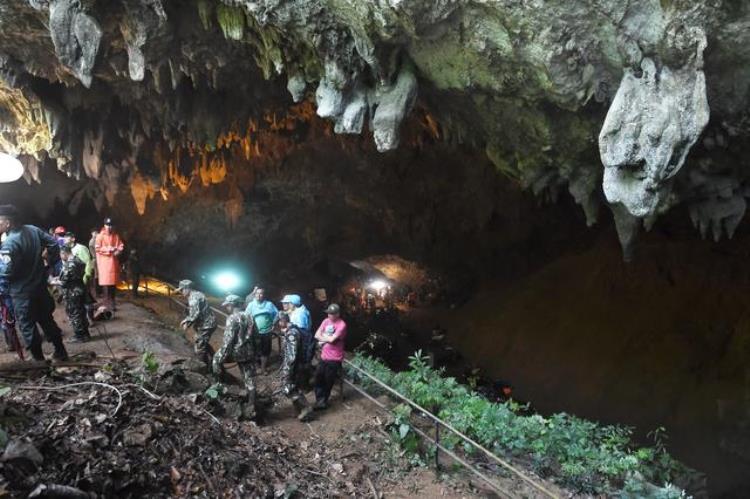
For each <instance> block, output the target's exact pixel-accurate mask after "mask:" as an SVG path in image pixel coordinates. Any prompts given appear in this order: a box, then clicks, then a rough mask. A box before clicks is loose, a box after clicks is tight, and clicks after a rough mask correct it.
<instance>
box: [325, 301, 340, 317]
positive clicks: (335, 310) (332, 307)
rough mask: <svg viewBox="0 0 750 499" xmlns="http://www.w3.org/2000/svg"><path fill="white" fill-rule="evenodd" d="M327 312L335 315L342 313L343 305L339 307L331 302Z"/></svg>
mask: <svg viewBox="0 0 750 499" xmlns="http://www.w3.org/2000/svg"><path fill="white" fill-rule="evenodd" d="M326 313H327V314H333V315H339V314H340V313H341V307H339V306H338V305H337V304H335V303H331V304H330V305H328V308H327V309H326Z"/></svg>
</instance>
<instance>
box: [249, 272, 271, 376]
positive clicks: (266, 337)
mask: <svg viewBox="0 0 750 499" xmlns="http://www.w3.org/2000/svg"><path fill="white" fill-rule="evenodd" d="M251 296H253V300H252V301H251V302H250V303H249V304H248V306H247V309H246V310H245V313H246V314H247V315H248V316H249V317H251V318H252V319H253V322H254V323H255V327H256V329H257V331H258V341H257V343H258V344H257V347H258V354H259V355H260V369H261V371H262V372H263V374H268V357H270V356H271V340H272V338H273V335H272V334H271V333H272V332H273V327H274V324H275V323H276V317H277V316H278V314H279V310H278V309H277V308H276V305H274V304H273V302H271V301H270V300H266V297H265V290H264V289H263V288H257V287H256V288H255V290H254V292H253V293H252V295H251Z"/></svg>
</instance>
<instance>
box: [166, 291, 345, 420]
mask: <svg viewBox="0 0 750 499" xmlns="http://www.w3.org/2000/svg"><path fill="white" fill-rule="evenodd" d="M177 290H178V291H179V292H180V293H182V295H183V296H184V297H185V298H186V299H187V302H188V308H187V315H186V317H185V319H184V320H183V321H182V324H181V325H182V327H183V328H184V329H188V328H190V327H192V328H193V329H194V330H195V333H196V335H195V352H196V354H197V355H198V356H199V357H200V358H201V359H202V360H203V361H204V362H205V363H206V365H207V366H208V367H209V369H211V371H212V372H213V374H214V375H216V376H217V377H221V376H223V374H224V364H225V363H226V362H227V361H228V360H232V361H234V362H236V363H237V366H238V368H239V370H240V374H241V375H242V380H243V382H244V384H245V388H246V390H247V393H248V395H247V403H248V406H250V407H251V408H254V406H255V395H256V389H255V375H256V368H257V367H260V369H261V370H262V371H263V372H264V373H265V374H267V373H268V359H269V357H270V355H271V351H272V338H273V336H274V335H278V336H279V337H280V338H281V339H282V342H283V343H282V346H281V349H280V354H281V356H282V359H281V368H280V373H281V382H282V391H283V393H284V395H286V396H287V397H288V398H289V399H290V400H291V401H292V404H293V406H294V408H295V410H296V411H297V417H298V419H299V420H301V421H307V420H308V419H309V418H310V417H311V415H312V411H313V410H322V409H325V408H327V407H328V400H329V398H330V396H331V390H332V389H333V386H334V384H335V382H336V380H337V379H338V377H339V376H340V373H341V366H342V362H343V360H344V351H345V341H346V332H347V331H346V322H344V320H343V319H342V318H341V309H340V308H339V306H338V305H336V304H335V303H332V304H330V305H329V306H328V308H327V309H326V314H327V317H326V318H325V319H324V320H323V321H322V323H321V324H320V326H319V327H318V329H317V330H316V331H315V333H313V332H312V321H311V318H310V312H309V311H308V310H307V308H306V307H305V305H304V304H303V303H302V299H301V298H300V296H299V295H286V296H284V298H283V299H282V300H281V305H282V310H281V311H279V310H278V308H277V307H276V305H275V304H274V303H273V302H271V301H270V300H267V299H266V296H265V291H264V290H263V289H262V288H258V287H256V288H255V289H254V290H253V292H252V293H251V294H250V295H248V297H247V298H246V299H245V300H243V299H242V298H241V297H240V296H237V295H234V294H231V295H229V296H227V297H226V299H225V300H224V302H223V303H222V307H225V308H226V310H227V313H228V314H229V315H228V318H227V320H226V325H225V327H224V337H223V341H222V345H221V347H220V348H219V350H218V351H217V352H214V351H213V349H212V348H211V345H210V340H211V336H212V334H213V333H214V331H215V330H216V328H217V320H216V316H215V314H214V313H213V310H212V309H211V307H210V305H209V304H208V301H207V299H206V296H205V295H204V294H203V293H201V292H200V291H198V290H197V289H195V287H194V285H193V282H192V281H190V280H187V279H186V280H183V281H180V283H179V287H178V288H177ZM318 350H320V359H319V360H318V363H317V368H316V369H315V376H314V388H315V403H314V405H313V406H312V407H310V405H309V403H308V401H307V399H306V397H305V395H304V392H303V389H304V388H305V387H306V386H307V385H308V384H309V382H310V378H311V374H312V372H313V362H314V360H315V357H316V352H317V351H318ZM252 410H253V409H251V412H252Z"/></svg>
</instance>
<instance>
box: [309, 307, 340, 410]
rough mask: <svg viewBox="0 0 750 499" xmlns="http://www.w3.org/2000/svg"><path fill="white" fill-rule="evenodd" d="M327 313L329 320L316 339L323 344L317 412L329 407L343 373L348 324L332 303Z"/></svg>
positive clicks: (317, 383)
mask: <svg viewBox="0 0 750 499" xmlns="http://www.w3.org/2000/svg"><path fill="white" fill-rule="evenodd" d="M326 313H327V314H328V318H326V319H324V320H323V322H322V323H321V324H320V327H319V328H318V331H317V332H316V333H315V339H316V340H318V343H320V344H321V351H320V364H318V370H317V372H316V373H315V406H314V407H315V409H317V410H320V409H325V408H326V407H328V397H330V396H331V389H333V385H334V383H336V379H337V378H338V377H339V373H340V372H341V362H342V361H343V360H344V340H345V339H346V322H344V320H343V319H342V318H341V308H340V307H339V306H338V305H336V304H335V303H331V304H330V305H329V306H328V309H326Z"/></svg>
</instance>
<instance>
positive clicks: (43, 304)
mask: <svg viewBox="0 0 750 499" xmlns="http://www.w3.org/2000/svg"><path fill="white" fill-rule="evenodd" d="M19 220H20V217H19V213H18V210H17V209H16V207H15V206H13V205H4V206H0V232H2V233H6V234H7V237H6V239H5V242H3V245H2V251H1V252H0V258H2V260H3V263H4V265H5V266H4V268H3V270H2V275H0V277H3V278H6V279H7V280H8V285H9V291H10V296H11V298H12V299H13V309H14V312H15V314H16V325H17V326H18V330H19V331H20V332H21V335H22V336H23V341H24V343H25V344H26V348H27V349H28V350H29V351H30V352H31V355H32V357H33V358H34V360H44V353H43V352H42V340H41V338H40V337H39V332H38V331H37V324H39V325H40V326H41V327H42V331H44V336H45V338H46V339H47V341H49V342H50V343H52V345H53V346H54V347H55V353H54V354H53V358H54V359H56V360H66V359H67V358H68V352H67V351H66V350H65V345H63V342H62V331H61V330H60V327H59V326H58V325H57V323H56V322H55V319H54V317H53V316H52V313H53V312H54V311H55V302H54V300H53V299H52V297H51V296H50V294H49V291H48V290H47V275H48V271H47V266H46V265H45V262H44V257H43V256H42V253H46V255H47V259H48V264H49V265H50V266H52V265H54V264H55V263H57V260H58V259H59V255H60V253H59V251H60V247H59V246H58V244H57V241H56V240H55V239H54V238H53V237H52V236H50V235H49V234H48V233H46V232H44V231H43V230H42V229H40V228H39V227H34V226H33V225H21V224H20V222H19Z"/></svg>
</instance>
